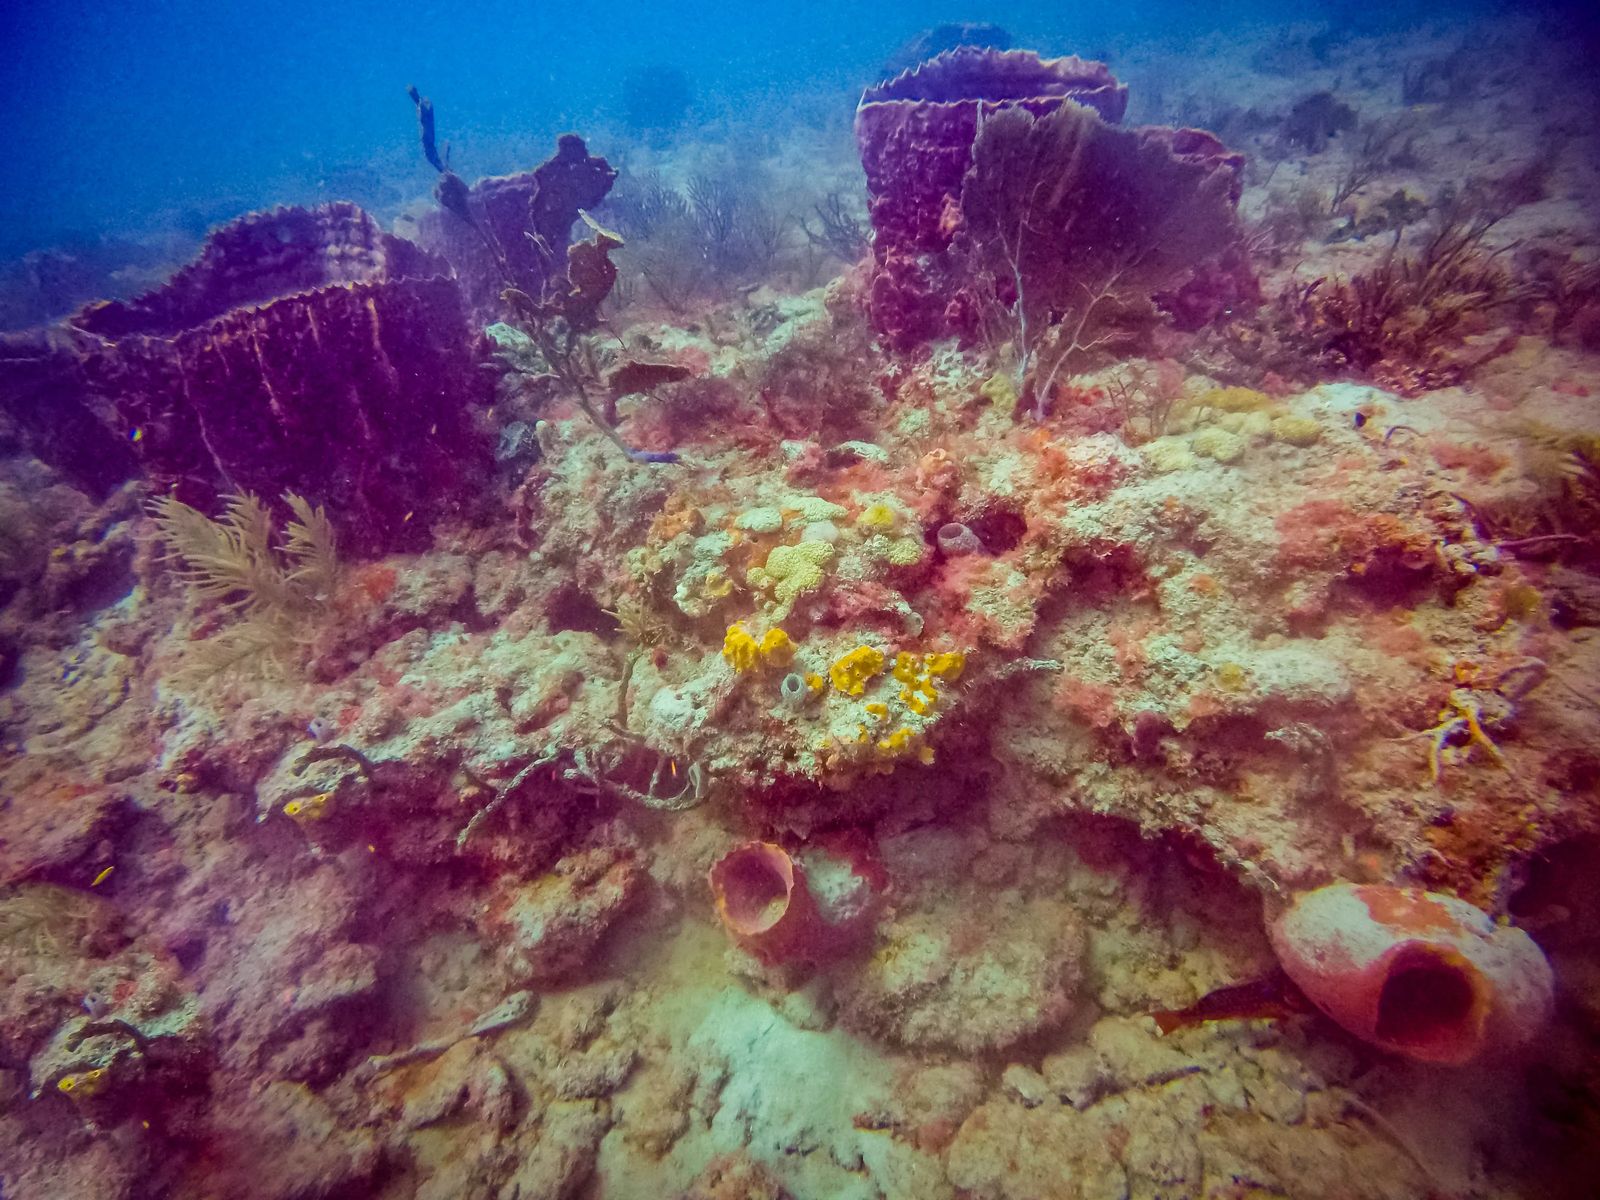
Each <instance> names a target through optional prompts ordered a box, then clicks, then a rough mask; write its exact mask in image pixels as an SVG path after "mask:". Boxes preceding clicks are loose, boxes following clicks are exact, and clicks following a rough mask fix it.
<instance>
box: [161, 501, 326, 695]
mask: <svg viewBox="0 0 1600 1200" xmlns="http://www.w3.org/2000/svg"><path fill="white" fill-rule="evenodd" d="M283 499H284V503H285V504H287V505H288V506H289V508H290V510H291V511H292V512H293V513H294V514H295V517H296V519H295V520H293V521H290V522H289V523H288V524H287V526H285V529H284V535H283V541H282V551H281V552H274V550H273V544H272V543H273V523H272V514H271V512H270V511H269V510H268V508H267V507H266V505H264V504H263V503H262V502H261V501H260V500H259V499H257V498H256V497H255V496H251V495H238V496H231V497H229V498H228V499H227V501H226V505H225V508H224V512H223V516H222V518H221V519H220V520H215V521H214V520H212V519H211V518H209V517H207V516H206V515H205V514H204V513H202V512H200V511H198V510H197V509H194V508H191V507H189V505H187V504H184V503H183V502H182V501H180V500H177V499H174V498H173V497H171V496H164V497H162V498H160V499H158V500H156V501H155V502H154V503H153V504H152V505H151V513H152V515H153V516H154V517H155V522H156V532H157V535H158V536H159V537H160V539H161V540H162V542H164V543H165V544H166V547H167V551H168V557H169V558H170V559H172V560H174V561H176V562H178V563H180V564H181V569H180V571H179V577H180V578H181V579H182V580H183V582H184V585H185V586H186V587H187V589H188V591H189V595H190V596H191V598H193V599H194V600H196V601H217V602H219V603H220V604H221V605H222V607H223V608H225V609H227V610H228V611H230V612H233V613H237V614H239V615H240V616H241V617H242V618H243V619H242V620H240V621H239V622H237V623H235V624H233V625H231V626H229V627H227V628H226V629H223V630H222V631H221V632H220V633H217V634H215V635H214V636H212V637H210V638H206V639H205V640H203V641H200V642H197V643H195V644H194V646H193V647H192V648H191V649H190V651H189V652H188V655H187V658H186V661H185V663H184V665H183V667H182V668H180V670H179V672H178V673H177V675H178V677H179V678H180V679H181V680H184V681H186V682H190V683H193V682H198V681H199V680H201V679H205V678H210V677H212V676H215V675H219V674H222V673H223V672H226V671H239V670H242V671H248V672H249V673H250V674H252V675H254V676H257V677H260V678H269V677H271V678H276V677H281V676H282V675H284V674H285V673H286V672H287V668H288V657H289V650H290V649H291V648H292V647H294V646H295V645H296V644H297V643H298V642H300V641H302V640H303V637H304V631H305V630H306V628H307V627H308V625H307V622H308V621H313V622H314V620H315V618H316V617H317V616H319V615H320V614H321V613H322V612H323V611H325V609H326V608H327V606H328V604H329V603H330V601H331V600H332V597H333V591H334V587H335V585H336V584H337V581H338V572H339V564H338V555H337V551H336V549H335V544H334V533H333V526H332V523H331V522H329V520H328V517H327V514H326V513H325V512H324V511H323V509H322V508H321V507H316V506H313V505H312V504H311V503H310V502H309V501H308V500H306V499H305V498H304V497H301V496H296V495H293V494H288V495H285V496H284V498H283Z"/></svg>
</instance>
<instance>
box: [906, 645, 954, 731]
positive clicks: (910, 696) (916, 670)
mask: <svg viewBox="0 0 1600 1200" xmlns="http://www.w3.org/2000/svg"><path fill="white" fill-rule="evenodd" d="M966 665H967V656H966V655H965V654H963V653H962V652H961V651H959V650H948V651H944V652H941V653H937V654H920V655H919V654H911V653H909V652H908V651H905V650H902V651H901V652H900V653H899V654H897V655H895V657H894V677H895V678H896V679H897V680H899V681H900V684H901V687H900V699H901V701H902V702H903V703H904V704H905V706H906V707H907V708H909V709H910V710H911V711H912V712H914V713H916V714H917V715H918V716H919V717H921V716H926V715H927V714H928V713H930V712H931V711H933V706H934V704H935V703H936V702H937V701H938V699H939V689H938V688H936V687H935V686H934V682H933V681H934V680H935V679H939V680H943V681H944V682H946V683H954V682H955V681H956V680H958V679H960V678H961V672H962V671H963V670H965V669H966Z"/></svg>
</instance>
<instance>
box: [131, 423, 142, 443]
mask: <svg viewBox="0 0 1600 1200" xmlns="http://www.w3.org/2000/svg"><path fill="white" fill-rule="evenodd" d="M128 440H129V441H130V442H135V443H137V442H142V441H144V426H143V425H135V426H134V427H133V429H132V431H131V432H129V434H128Z"/></svg>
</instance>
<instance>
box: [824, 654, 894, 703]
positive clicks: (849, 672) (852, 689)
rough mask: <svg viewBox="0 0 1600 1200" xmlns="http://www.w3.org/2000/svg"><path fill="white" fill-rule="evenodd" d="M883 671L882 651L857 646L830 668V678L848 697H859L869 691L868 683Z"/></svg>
mask: <svg viewBox="0 0 1600 1200" xmlns="http://www.w3.org/2000/svg"><path fill="white" fill-rule="evenodd" d="M882 670H883V651H882V650H877V649H874V648H873V647H871V646H857V647H856V648H855V649H854V650H852V651H850V653H848V654H846V655H845V656H844V657H843V658H841V659H839V660H838V661H837V662H835V663H834V664H833V666H831V667H829V668H828V677H829V678H830V679H832V680H833V686H834V687H836V688H838V689H839V691H841V692H843V693H844V694H845V695H846V696H859V695H861V693H862V692H864V691H866V690H867V683H868V682H869V681H870V680H871V679H872V678H873V676H875V675H877V674H878V672H880V671H882Z"/></svg>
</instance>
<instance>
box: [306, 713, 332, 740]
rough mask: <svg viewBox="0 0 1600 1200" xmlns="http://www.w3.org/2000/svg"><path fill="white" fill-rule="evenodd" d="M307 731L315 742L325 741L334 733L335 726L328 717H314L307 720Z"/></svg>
mask: <svg viewBox="0 0 1600 1200" xmlns="http://www.w3.org/2000/svg"><path fill="white" fill-rule="evenodd" d="M306 733H307V734H308V735H310V737H311V740H312V741H314V742H325V741H327V740H328V739H329V738H331V737H332V736H333V735H334V733H335V726H334V723H333V722H332V721H330V720H328V718H327V717H312V718H311V720H309V721H307V722H306Z"/></svg>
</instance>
